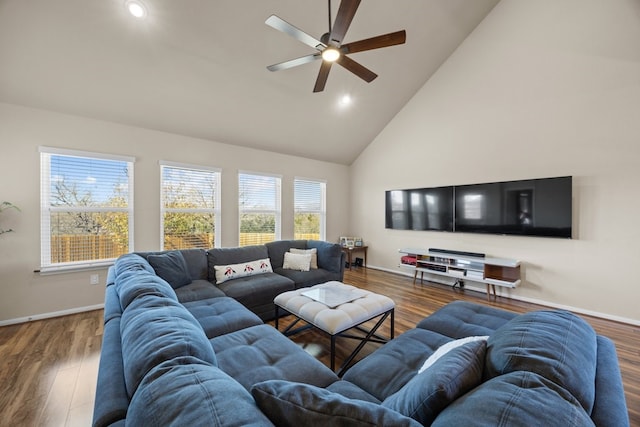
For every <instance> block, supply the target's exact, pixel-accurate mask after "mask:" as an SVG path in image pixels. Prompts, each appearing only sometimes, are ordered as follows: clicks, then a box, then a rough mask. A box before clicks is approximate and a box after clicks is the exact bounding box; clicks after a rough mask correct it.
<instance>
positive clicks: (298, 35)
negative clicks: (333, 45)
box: [264, 15, 327, 50]
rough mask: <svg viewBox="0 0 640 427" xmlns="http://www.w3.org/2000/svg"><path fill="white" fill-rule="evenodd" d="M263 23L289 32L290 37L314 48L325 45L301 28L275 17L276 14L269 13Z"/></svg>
mask: <svg viewBox="0 0 640 427" xmlns="http://www.w3.org/2000/svg"><path fill="white" fill-rule="evenodd" d="M264 23H265V24H267V25H268V26H270V27H272V28H275V29H276V30H278V31H282V32H283V33H287V34H289V35H290V36H291V37H293V38H295V39H296V40H298V41H300V42H302V43H304V44H306V45H307V46H311V47H312V48H314V49H318V50H321V49H323V48H325V47H327V46H326V45H325V44H324V43H322V42H321V41H320V40H317V39H316V38H314V37H312V36H310V35H309V34H307V33H305V32H304V31H302V30H301V29H299V28H297V27H294V26H293V25H291V24H289V23H288V22H287V21H285V20H284V19H282V18H279V17H277V16H276V15H271V16H270V17H268V18H267V20H266V21H264Z"/></svg>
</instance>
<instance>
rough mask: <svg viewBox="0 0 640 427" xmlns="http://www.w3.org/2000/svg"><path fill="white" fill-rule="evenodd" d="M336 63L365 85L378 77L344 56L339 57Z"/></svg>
mask: <svg viewBox="0 0 640 427" xmlns="http://www.w3.org/2000/svg"><path fill="white" fill-rule="evenodd" d="M325 62H326V61H325ZM336 62H337V63H338V64H340V65H342V66H343V67H344V68H346V69H347V70H349V71H351V72H352V73H353V74H355V75H356V76H358V77H360V78H361V79H362V80H364V81H366V82H367V83H371V82H372V81H373V80H374V79H375V78H376V77H378V75H377V74H376V73H374V72H373V71H371V70H370V69H368V68H367V67H365V66H364V65H361V64H359V63H358V62H356V61H354V60H353V59H351V58H349V57H348V56H346V55H340V58H338V60H337V61H336Z"/></svg>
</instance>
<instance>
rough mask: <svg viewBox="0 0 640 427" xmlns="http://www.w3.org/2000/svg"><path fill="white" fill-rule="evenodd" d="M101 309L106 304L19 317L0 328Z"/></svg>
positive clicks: (3, 322)
mask: <svg viewBox="0 0 640 427" xmlns="http://www.w3.org/2000/svg"><path fill="white" fill-rule="evenodd" d="M101 308H104V304H96V305H89V306H86V307H77V308H70V309H68V310H61V311H54V312H51V313H42V314H34V315H32V316H27V317H18V318H16V319H8V320H0V326H9V325H16V324H18V323H27V322H33V321H35V320H43V319H50V318H52V317H60V316H67V315H69V314H76V313H84V312H85V311H93V310H100V309H101Z"/></svg>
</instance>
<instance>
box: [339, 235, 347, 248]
mask: <svg viewBox="0 0 640 427" xmlns="http://www.w3.org/2000/svg"><path fill="white" fill-rule="evenodd" d="M348 239H349V238H348V237H345V236H340V246H343V247H344V246H347V240H348Z"/></svg>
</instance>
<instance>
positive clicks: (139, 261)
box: [113, 254, 155, 277]
mask: <svg viewBox="0 0 640 427" xmlns="http://www.w3.org/2000/svg"><path fill="white" fill-rule="evenodd" d="M113 269H114V272H115V276H116V277H118V276H120V275H121V274H122V273H124V272H125V271H136V270H143V271H147V272H149V273H153V274H155V271H154V270H153V267H151V265H150V264H149V263H148V262H147V260H146V259H144V258H142V257H141V256H140V255H136V254H124V255H121V256H120V257H119V258H118V259H117V260H116V261H115V262H114V263H113Z"/></svg>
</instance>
